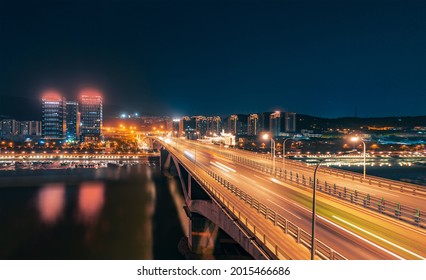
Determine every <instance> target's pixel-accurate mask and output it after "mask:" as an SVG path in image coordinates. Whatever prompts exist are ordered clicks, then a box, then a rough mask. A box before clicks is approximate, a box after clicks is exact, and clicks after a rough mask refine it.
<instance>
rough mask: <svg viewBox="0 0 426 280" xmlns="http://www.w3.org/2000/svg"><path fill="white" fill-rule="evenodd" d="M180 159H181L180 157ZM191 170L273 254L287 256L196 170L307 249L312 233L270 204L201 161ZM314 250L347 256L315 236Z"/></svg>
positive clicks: (335, 256) (333, 257) (324, 255)
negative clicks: (250, 193)
mask: <svg viewBox="0 0 426 280" xmlns="http://www.w3.org/2000/svg"><path fill="white" fill-rule="evenodd" d="M163 145H164V146H167V144H165V143H163ZM173 149H176V148H174V147H172V149H169V152H171V153H173V152H172V150H173ZM175 156H176V157H178V158H179V157H181V155H176V154H175ZM180 161H181V162H182V160H180ZM188 169H189V170H188V171H190V172H191V175H192V176H193V178H194V179H195V180H196V181H197V182H198V183H199V184H200V185H201V186H204V187H205V189H206V190H207V191H208V192H209V193H210V194H211V195H213V197H215V198H216V199H217V200H218V201H220V202H221V204H222V205H223V206H224V207H226V209H227V210H228V211H230V212H231V213H233V214H234V215H235V216H236V217H238V219H239V221H240V222H241V223H242V224H243V225H244V226H245V227H246V228H247V229H248V230H249V231H251V232H252V233H253V235H254V236H253V237H255V238H256V239H257V240H259V241H261V242H262V243H263V244H264V245H265V246H266V247H267V248H268V249H269V250H271V252H274V254H275V255H276V256H277V257H278V258H280V257H281V258H282V257H284V256H286V255H287V254H286V252H285V251H284V250H283V249H282V248H280V246H279V245H278V243H277V242H275V241H274V239H273V238H271V237H270V236H268V232H266V231H262V230H261V229H260V228H259V227H256V224H255V222H254V221H252V219H250V216H249V215H246V216H244V213H242V212H241V210H239V209H238V208H236V207H235V206H234V205H233V204H232V203H231V202H230V201H229V200H228V199H227V198H226V197H225V196H224V195H223V194H222V193H221V192H220V191H219V190H218V189H217V187H215V186H213V185H212V184H210V182H209V181H208V180H207V179H206V178H204V176H203V175H202V174H200V173H199V172H197V169H198V170H201V171H202V172H203V173H204V174H206V175H208V176H209V177H210V178H212V179H213V180H214V181H215V182H217V183H218V184H219V185H221V186H222V187H224V188H226V189H227V190H228V191H230V192H231V193H232V194H234V195H235V196H237V197H238V198H239V199H241V200H242V201H244V202H245V203H246V204H248V205H249V206H250V208H252V209H255V210H256V211H257V213H258V214H260V215H262V216H263V217H264V218H265V219H266V220H268V221H270V222H271V224H272V225H273V226H276V227H278V228H280V229H281V230H282V232H283V233H284V234H287V235H289V236H291V237H293V238H294V239H295V241H296V242H297V243H299V244H302V245H303V246H304V247H306V248H308V249H310V248H311V234H309V233H307V232H306V231H304V230H302V229H301V228H299V227H298V226H297V225H296V224H294V223H292V222H290V221H289V220H287V219H285V218H284V217H283V216H281V215H280V214H278V213H276V212H275V211H274V210H272V209H271V208H269V207H267V206H266V205H265V204H262V203H260V202H259V201H258V200H256V199H255V198H253V197H252V196H250V195H249V194H247V193H245V192H244V191H242V190H241V189H239V188H238V187H236V186H235V185H233V184H232V183H230V182H229V181H227V180H226V179H224V178H223V177H221V176H219V175H218V174H216V173H214V172H213V171H211V170H209V169H207V168H205V167H203V166H201V165H200V164H197V165H196V168H195V169H192V168H188ZM315 242H316V243H315V244H316V247H315V249H316V250H315V252H316V254H317V256H319V257H320V258H322V259H329V260H345V259H346V258H345V257H344V256H343V255H341V254H340V253H338V252H336V251H334V250H333V249H332V248H330V247H329V246H327V245H325V244H324V243H323V242H321V241H320V240H318V239H316V240H315Z"/></svg>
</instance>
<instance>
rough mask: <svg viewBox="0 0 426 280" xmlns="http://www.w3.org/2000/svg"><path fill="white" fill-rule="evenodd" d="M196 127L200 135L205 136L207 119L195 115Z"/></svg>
mask: <svg viewBox="0 0 426 280" xmlns="http://www.w3.org/2000/svg"><path fill="white" fill-rule="evenodd" d="M193 118H195V128H196V132H197V133H198V135H200V136H201V137H202V136H205V135H206V133H207V119H206V117H204V116H194V117H193Z"/></svg>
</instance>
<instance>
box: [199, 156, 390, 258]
mask: <svg viewBox="0 0 426 280" xmlns="http://www.w3.org/2000/svg"><path fill="white" fill-rule="evenodd" d="M200 156H201V155H200ZM203 158H205V160H204V163H207V162H208V161H211V160H214V159H212V158H211V157H210V154H207V155H206V156H204V155H203ZM219 162H220V161H219ZM228 164H229V163H227V164H226V166H228ZM229 165H230V164H229ZM232 167H235V168H237V167H236V166H232ZM212 169H213V170H215V172H217V173H218V174H220V175H221V176H223V177H227V180H229V181H230V182H231V183H233V184H234V185H238V187H239V188H240V189H241V190H243V191H245V192H246V193H248V194H250V195H251V196H252V197H259V196H262V199H261V202H262V203H263V204H265V205H268V207H269V208H271V209H273V210H274V211H276V212H277V213H279V214H280V215H282V216H283V217H284V218H286V219H288V220H289V221H291V222H292V223H294V224H295V225H297V226H298V227H300V228H302V229H303V230H304V231H306V232H310V231H311V217H312V214H311V211H310V210H307V209H305V208H304V207H302V206H300V205H297V204H295V203H292V202H291V201H289V200H288V199H285V198H284V196H283V195H285V194H277V193H276V192H274V191H271V189H274V188H277V186H274V183H273V182H271V181H268V180H266V179H265V182H256V181H254V180H253V184H244V183H241V181H243V180H244V179H245V178H244V177H246V176H245V175H243V174H242V172H241V170H240V171H239V172H238V175H239V176H240V178H242V179H243V180H241V181H240V180H238V179H237V178H235V175H232V173H233V172H226V171H224V170H222V169H221V168H220V167H218V166H214V165H213V166H212ZM265 184H269V185H270V186H269V187H264V185H265ZM262 185H263V186H262ZM316 226H317V230H316V237H317V239H318V240H321V242H322V243H324V244H326V245H328V246H330V248H333V249H334V250H335V251H337V252H340V253H341V254H342V252H350V253H346V254H344V255H345V257H346V258H348V259H394V258H393V257H392V256H391V255H389V254H386V253H384V252H383V251H381V250H376V248H374V247H372V246H371V244H368V243H366V242H358V243H355V242H354V240H353V236H352V235H350V234H349V233H347V232H345V231H343V230H342V229H339V228H336V227H335V226H334V225H332V224H330V223H329V222H326V221H319V220H318V221H317V225H316ZM335 245H336V246H335ZM360 248H364V249H365V250H359V249H360Z"/></svg>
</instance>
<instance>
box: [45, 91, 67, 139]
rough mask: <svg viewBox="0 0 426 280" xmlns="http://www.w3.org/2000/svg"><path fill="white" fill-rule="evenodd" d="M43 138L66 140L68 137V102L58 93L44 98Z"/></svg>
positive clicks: (54, 92) (46, 94)
mask: <svg viewBox="0 0 426 280" xmlns="http://www.w3.org/2000/svg"><path fill="white" fill-rule="evenodd" d="M41 101H42V104H41V110H42V136H43V138H44V139H55V140H64V139H65V136H66V134H65V133H66V111H65V110H66V105H65V103H66V101H65V97H63V96H61V95H60V94H59V93H58V92H57V91H53V90H51V91H47V92H45V93H44V94H43V96H42V100H41Z"/></svg>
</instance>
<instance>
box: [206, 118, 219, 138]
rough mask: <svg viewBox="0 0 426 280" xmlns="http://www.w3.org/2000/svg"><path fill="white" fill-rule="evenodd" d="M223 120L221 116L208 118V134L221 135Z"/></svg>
mask: <svg viewBox="0 0 426 280" xmlns="http://www.w3.org/2000/svg"><path fill="white" fill-rule="evenodd" d="M221 122H222V121H221V118H220V117H219V116H213V117H207V134H208V135H209V136H212V135H214V134H216V135H219V134H220V131H221Z"/></svg>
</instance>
